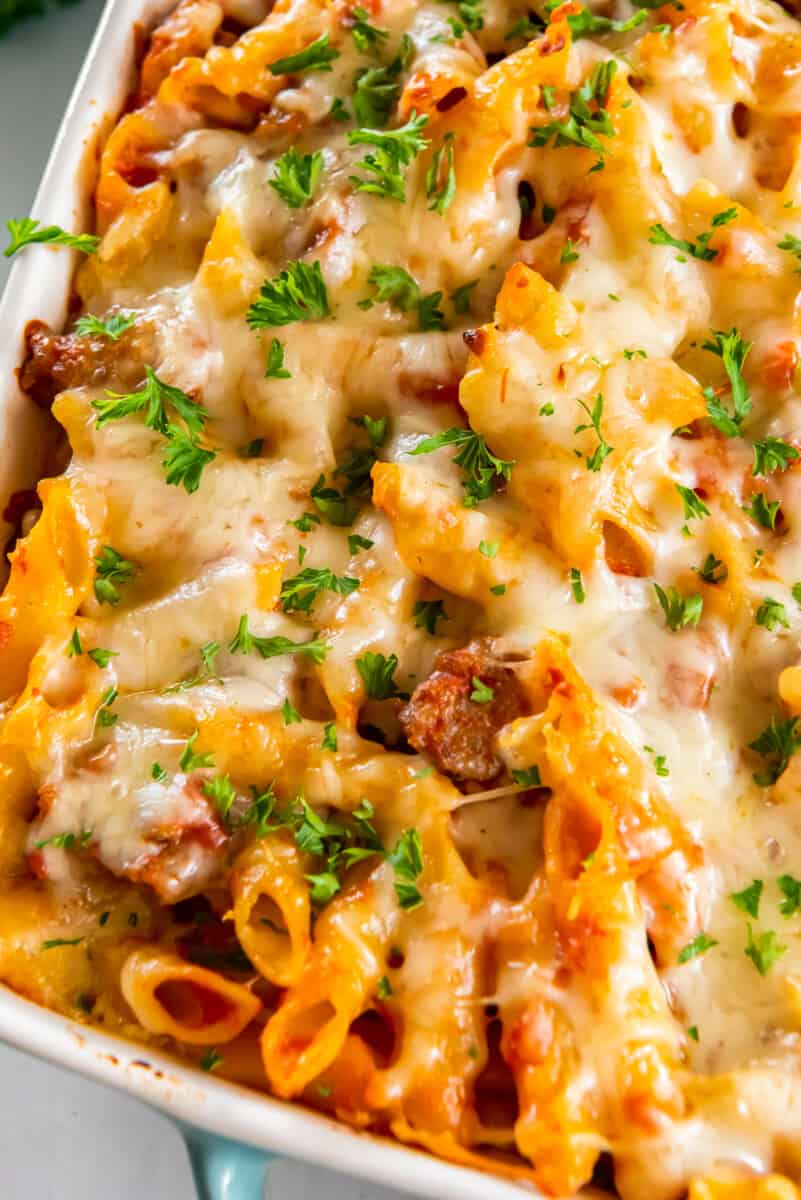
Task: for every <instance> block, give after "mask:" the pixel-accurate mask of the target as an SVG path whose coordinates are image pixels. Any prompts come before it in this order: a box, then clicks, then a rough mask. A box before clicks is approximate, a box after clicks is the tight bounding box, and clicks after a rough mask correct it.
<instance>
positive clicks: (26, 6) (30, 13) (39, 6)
mask: <svg viewBox="0 0 801 1200" xmlns="http://www.w3.org/2000/svg"><path fill="white" fill-rule="evenodd" d="M77 2H78V0H58V3H59V4H61V5H65V4H76V3H77ZM51 7H52V5H51V4H50V3H49V0H0V37H2V36H3V34H5V33H8V31H9V29H10V28H11V26H12V25H14V24H16V22H17V21H22V20H24V18H25V17H43V16H44V15H45V13H46V12H47V10H48V9H49V8H51Z"/></svg>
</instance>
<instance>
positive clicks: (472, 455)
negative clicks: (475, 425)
mask: <svg viewBox="0 0 801 1200" xmlns="http://www.w3.org/2000/svg"><path fill="white" fill-rule="evenodd" d="M443 446H457V447H459V453H458V454H456V455H454V459H453V461H454V463H455V464H456V466H457V467H461V468H462V471H463V473H464V474H465V476H466V477H467V478H466V479H465V481H464V483H463V484H462V487H463V489H464V501H463V503H464V506H465V508H475V506H476V505H477V504H479V503H480V502H481V501H482V500H488V499H489V497H490V496H491V495H492V490H493V484H494V483H495V482H497V480H499V479H509V478H510V477H511V474H512V467H513V466H514V465H515V464H514V462H513V461H510V460H507V459H503V458H497V457H496V456H495V455H494V454H493V453H492V451H491V450H489V449H488V448H487V443H486V442H485V440H484V438H483V436H482V435H481V434H480V433H474V432H473V430H472V429H461V428H459V427H456V428H454V429H446V430H445V432H444V433H436V434H434V435H433V437H427V438H423V440H422V441H421V442H418V443H417V445H416V446H415V447H414V449H413V450H411V451H410V452H409V453H410V454H431V453H432V451H434V450H439V449H441V447H443Z"/></svg>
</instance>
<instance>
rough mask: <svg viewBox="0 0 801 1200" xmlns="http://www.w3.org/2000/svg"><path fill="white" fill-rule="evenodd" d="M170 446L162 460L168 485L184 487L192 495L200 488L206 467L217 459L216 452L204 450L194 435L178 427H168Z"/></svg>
mask: <svg viewBox="0 0 801 1200" xmlns="http://www.w3.org/2000/svg"><path fill="white" fill-rule="evenodd" d="M167 439H168V441H169V445H168V446H167V449H166V450H165V451H164V458H163V459H162V460H161V463H162V466H163V467H164V470H165V472H166V476H165V478H166V480H167V483H169V484H172V485H173V486H175V487H180V486H181V485H183V486H184V487H185V488H186V490H187V492H188V493H189V494H190V495H191V494H192V492H196V491H197V489H198V488H199V487H200V479H201V476H202V474H203V469H204V467H207V466H208V464H209V463H210V462H213V461H214V459H215V458H216V457H217V453H216V451H215V450H204V449H203V447H202V446H199V445H198V443H197V441H196V440H195V438H194V437H193V436H192V434H190V433H187V432H186V430H185V429H181V428H180V427H179V426H178V425H168V426H167Z"/></svg>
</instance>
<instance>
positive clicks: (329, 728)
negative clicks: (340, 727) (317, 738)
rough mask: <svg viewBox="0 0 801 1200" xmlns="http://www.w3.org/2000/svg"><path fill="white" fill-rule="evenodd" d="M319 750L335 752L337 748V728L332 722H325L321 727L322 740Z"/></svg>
mask: <svg viewBox="0 0 801 1200" xmlns="http://www.w3.org/2000/svg"><path fill="white" fill-rule="evenodd" d="M320 748H321V749H322V750H337V749H338V748H339V739H338V738H337V727H336V725H335V723H334V722H333V721H327V722H326V724H325V725H324V726H323V740H322V742H321V743H320Z"/></svg>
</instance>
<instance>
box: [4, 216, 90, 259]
mask: <svg viewBox="0 0 801 1200" xmlns="http://www.w3.org/2000/svg"><path fill="white" fill-rule="evenodd" d="M6 229H7V230H8V232H9V233H10V234H11V241H10V242H9V244H8V245H7V246H6V248H5V250H4V251H3V257H4V258H11V256H12V254H16V253H17V251H18V250H21V249H22V247H23V246H32V245H33V244H34V243H35V242H46V243H48V244H50V245H54V246H71V247H72V248H73V249H74V250H81V251H83V253H84V254H94V253H95V252H96V251H97V247H98V246H99V245H100V238H99V237H95V236H94V234H90V233H67V232H66V230H64V229H62V228H61V227H60V226H59V225H40V224H39V222H38V221H34V220H33V218H32V217H21V218H20V219H18V220H17V219H15V218H13V217H12V218H11V220H10V221H6Z"/></svg>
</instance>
